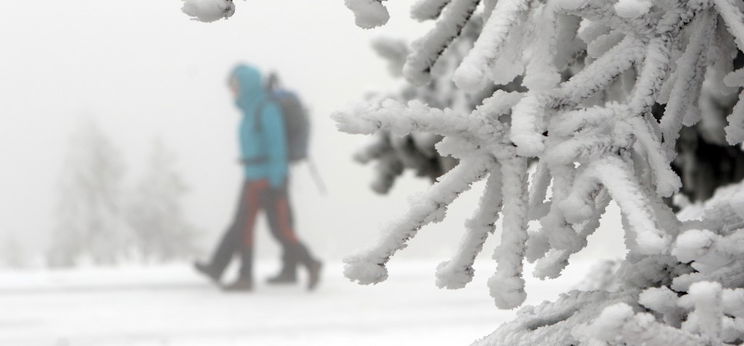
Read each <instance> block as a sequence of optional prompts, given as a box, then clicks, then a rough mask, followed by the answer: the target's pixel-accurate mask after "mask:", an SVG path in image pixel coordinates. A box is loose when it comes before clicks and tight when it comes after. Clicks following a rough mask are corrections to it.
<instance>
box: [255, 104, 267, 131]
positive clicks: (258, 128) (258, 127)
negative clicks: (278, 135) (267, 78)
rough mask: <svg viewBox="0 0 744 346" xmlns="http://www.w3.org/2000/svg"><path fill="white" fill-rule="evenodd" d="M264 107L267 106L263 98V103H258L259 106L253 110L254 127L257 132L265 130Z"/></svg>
mask: <svg viewBox="0 0 744 346" xmlns="http://www.w3.org/2000/svg"><path fill="white" fill-rule="evenodd" d="M264 107H266V100H265V99H263V100H261V103H259V104H258V107H256V110H255V111H254V112H253V129H254V130H256V132H261V131H262V130H263V125H262V124H261V112H262V111H263V110H264Z"/></svg>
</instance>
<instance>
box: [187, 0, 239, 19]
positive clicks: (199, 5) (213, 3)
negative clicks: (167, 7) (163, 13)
mask: <svg viewBox="0 0 744 346" xmlns="http://www.w3.org/2000/svg"><path fill="white" fill-rule="evenodd" d="M181 10H182V11H183V13H185V14H187V15H189V16H190V17H192V19H193V20H198V21H202V22H205V23H209V22H214V21H218V20H220V19H223V18H224V19H227V18H230V17H231V16H232V15H233V14H235V4H234V3H233V0H183V7H182V8H181Z"/></svg>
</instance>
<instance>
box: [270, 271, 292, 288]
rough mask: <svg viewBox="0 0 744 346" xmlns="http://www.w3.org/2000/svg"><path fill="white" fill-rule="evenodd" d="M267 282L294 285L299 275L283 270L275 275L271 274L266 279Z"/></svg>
mask: <svg viewBox="0 0 744 346" xmlns="http://www.w3.org/2000/svg"><path fill="white" fill-rule="evenodd" d="M266 283H267V284H269V285H292V284H296V283H297V275H293V274H290V273H288V272H285V271H282V272H280V273H279V274H277V275H275V276H271V277H269V278H268V279H266Z"/></svg>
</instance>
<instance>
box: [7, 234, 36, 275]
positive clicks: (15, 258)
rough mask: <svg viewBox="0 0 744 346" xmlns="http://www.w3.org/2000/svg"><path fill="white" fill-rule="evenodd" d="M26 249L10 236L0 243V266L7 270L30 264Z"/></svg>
mask: <svg viewBox="0 0 744 346" xmlns="http://www.w3.org/2000/svg"><path fill="white" fill-rule="evenodd" d="M30 260H31V259H30V258H29V253H28V252H27V249H26V248H25V247H24V246H23V244H21V242H19V241H18V238H17V237H15V236H13V235H12V234H9V235H6V236H5V237H3V238H2V241H0V266H2V267H7V268H24V267H26V266H28V265H29V264H30V263H29V262H30Z"/></svg>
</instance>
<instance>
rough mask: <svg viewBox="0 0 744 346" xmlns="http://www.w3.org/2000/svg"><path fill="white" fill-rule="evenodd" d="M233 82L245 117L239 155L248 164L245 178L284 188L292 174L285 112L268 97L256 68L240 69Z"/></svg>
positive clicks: (245, 67)
mask: <svg viewBox="0 0 744 346" xmlns="http://www.w3.org/2000/svg"><path fill="white" fill-rule="evenodd" d="M232 78H234V80H235V81H236V82H237V85H238V90H239V91H238V97H237V99H236V102H235V103H236V105H237V106H238V108H239V109H240V110H241V111H242V113H243V118H242V120H241V122H240V152H241V155H242V159H243V161H244V162H245V163H246V164H245V166H244V167H245V178H246V180H248V181H255V180H262V179H268V180H269V183H270V184H271V186H272V187H275V188H278V187H281V186H282V185H283V184H284V182H285V181H286V179H287V172H288V170H289V167H288V162H287V161H288V160H287V140H286V133H285V128H284V117H283V115H282V113H281V112H282V110H281V108H280V107H279V106H278V105H277V104H276V103H275V102H274V101H272V100H271V98H270V97H269V95H268V94H267V92H266V90H265V89H264V86H263V81H262V78H261V73H260V72H259V71H258V70H257V69H256V68H254V67H251V66H247V65H239V66H237V67H236V68H235V69H234V70H233V73H232ZM256 117H259V118H258V119H256Z"/></svg>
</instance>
